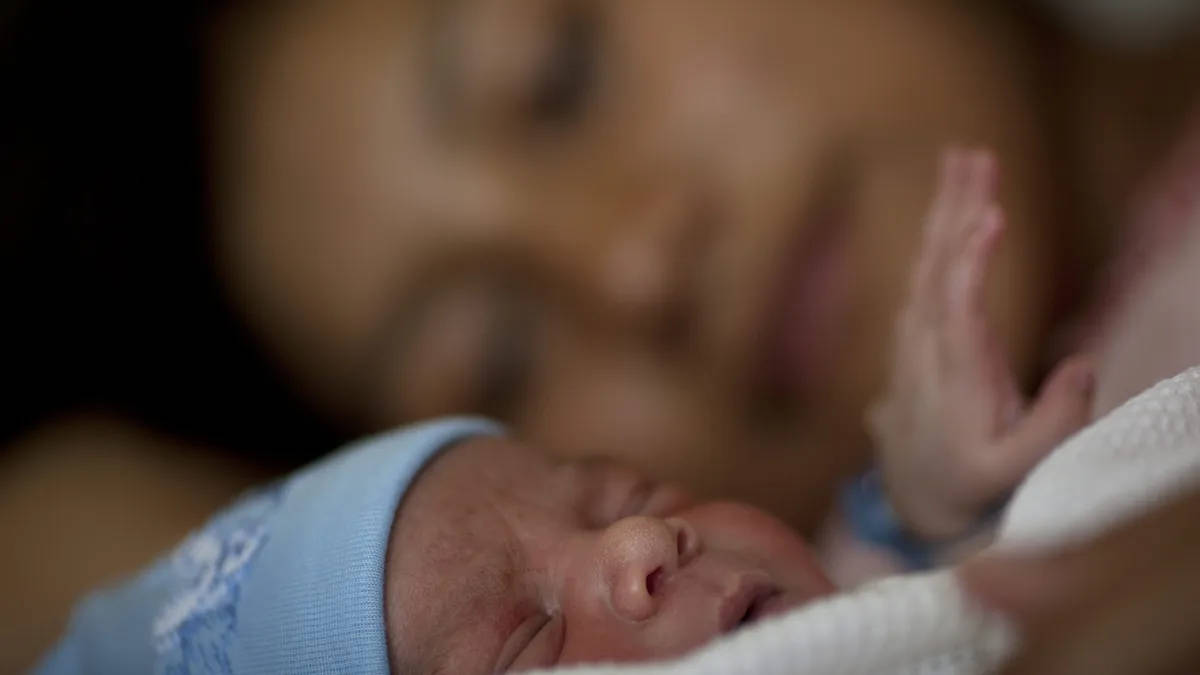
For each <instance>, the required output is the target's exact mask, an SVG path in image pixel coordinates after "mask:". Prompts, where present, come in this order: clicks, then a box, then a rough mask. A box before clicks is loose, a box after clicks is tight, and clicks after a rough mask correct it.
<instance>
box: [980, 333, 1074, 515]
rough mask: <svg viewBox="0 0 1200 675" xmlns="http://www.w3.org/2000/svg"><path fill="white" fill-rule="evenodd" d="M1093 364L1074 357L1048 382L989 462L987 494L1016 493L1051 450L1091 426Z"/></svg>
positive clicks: (986, 472)
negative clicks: (1020, 483)
mask: <svg viewBox="0 0 1200 675" xmlns="http://www.w3.org/2000/svg"><path fill="white" fill-rule="evenodd" d="M1093 382H1094V378H1093V374H1092V364H1091V360H1090V359H1088V358H1087V357H1073V358H1071V359H1068V360H1067V361H1065V362H1064V363H1063V364H1061V365H1060V366H1059V367H1058V368H1057V369H1056V370H1055V371H1054V373H1052V374H1051V375H1050V377H1049V379H1047V381H1046V383H1045V385H1043V386H1042V390H1041V391H1040V392H1039V393H1038V397H1037V399H1036V400H1035V401H1034V402H1033V405H1032V407H1031V408H1030V409H1029V411H1028V412H1027V413H1026V414H1025V416H1024V418H1023V419H1021V421H1020V422H1018V423H1017V424H1016V426H1014V427H1013V428H1012V431H1011V432H1010V433H1009V434H1008V435H1007V436H1006V437H1005V438H1003V439H1001V440H1000V442H999V444H998V445H997V446H996V447H995V449H994V450H993V451H992V453H989V456H988V458H987V464H988V465H987V467H986V471H985V474H986V476H987V483H988V485H987V486H986V488H987V492H989V493H990V494H991V495H993V496H998V495H1000V494H1003V493H1004V492H1006V491H1008V490H1010V489H1012V487H1013V486H1014V485H1016V484H1017V483H1018V482H1020V480H1021V479H1022V478H1023V477H1024V476H1025V475H1026V474H1027V473H1029V471H1031V470H1032V469H1033V467H1034V466H1035V465H1036V464H1037V463H1038V462H1039V461H1041V460H1042V458H1043V457H1045V456H1046V455H1047V454H1049V452H1050V451H1051V450H1053V449H1054V448H1055V447H1057V446H1058V444H1059V443H1061V442H1062V441H1063V440H1065V439H1066V438H1067V437H1068V436H1070V435H1071V434H1073V433H1075V432H1076V431H1078V430H1079V429H1080V428H1082V427H1083V425H1084V424H1086V423H1087V420H1088V414H1089V411H1090V410H1091V400H1092V391H1093Z"/></svg>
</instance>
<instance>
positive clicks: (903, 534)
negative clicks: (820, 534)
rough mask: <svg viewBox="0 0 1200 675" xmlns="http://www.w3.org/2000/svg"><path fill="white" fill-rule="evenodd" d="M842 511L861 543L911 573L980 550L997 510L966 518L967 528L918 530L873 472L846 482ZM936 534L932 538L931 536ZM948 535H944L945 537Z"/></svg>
mask: <svg viewBox="0 0 1200 675" xmlns="http://www.w3.org/2000/svg"><path fill="white" fill-rule="evenodd" d="M839 508H840V510H841V512H842V514H843V517H844V518H845V519H846V521H847V523H848V525H849V528H850V531H851V532H852V533H853V535H854V536H855V537H856V538H857V539H859V540H860V541H862V542H864V543H866V544H868V545H871V546H874V547H877V548H881V549H884V550H886V551H888V552H889V553H891V554H892V555H893V556H895V557H896V558H898V559H899V560H901V561H903V563H904V566H905V567H906V568H907V569H909V570H921V569H928V568H931V567H935V566H937V565H938V564H939V563H942V562H944V561H947V560H949V559H953V558H957V557H959V556H958V555H957V554H956V552H957V551H962V550H964V549H968V550H973V549H977V548H980V542H981V541H983V542H986V540H987V538H988V536H989V535H988V533H990V531H991V529H992V527H991V526H992V524H993V523H994V521H995V514H996V512H997V511H998V509H992V510H989V511H988V512H987V513H985V514H984V515H983V516H982V517H978V518H970V517H967V518H964V519H963V521H964V523H965V524H964V525H963V526H961V527H959V526H957V525H954V526H949V521H947V525H948V527H946V528H944V529H943V528H942V527H939V526H937V525H935V526H934V527H930V528H918V527H914V526H912V525H911V524H910V522H911V521H909V519H908V518H906V517H904V516H902V515H901V512H900V511H898V510H897V508H896V507H895V506H894V505H893V502H892V500H891V499H890V498H889V495H888V492H887V490H886V489H885V487H884V481H883V477H882V475H881V473H880V472H879V471H878V470H877V469H871V470H869V471H867V472H866V473H863V474H861V475H859V476H857V477H855V478H854V479H852V480H850V481H849V482H847V483H846V484H845V485H844V486H843V488H842V490H841V493H840V496H839ZM931 532H932V533H936V534H929V533H931ZM943 532H944V533H945V534H944V535H943V534H942V533H943Z"/></svg>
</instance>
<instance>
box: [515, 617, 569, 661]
mask: <svg viewBox="0 0 1200 675" xmlns="http://www.w3.org/2000/svg"><path fill="white" fill-rule="evenodd" d="M541 616H542V617H543V618H544V620H543V621H541V622H538V623H536V624H535V625H536V626H537V628H536V629H535V630H534V631H533V632H532V633H531V634H530V636H529V639H528V640H526V641H524V644H523V645H522V646H521V649H520V651H518V652H517V655H516V658H514V659H513V661H512V663H511V664H509V665H508V666H507V667H505V668H504V669H503V671H502V672H519V671H523V670H533V669H540V668H549V667H550V666H553V665H554V664H556V663H558V659H559V656H560V655H561V654H562V646H563V636H564V635H565V633H566V629H565V623H564V619H563V616H562V614H559V613H552V614H543V615H541Z"/></svg>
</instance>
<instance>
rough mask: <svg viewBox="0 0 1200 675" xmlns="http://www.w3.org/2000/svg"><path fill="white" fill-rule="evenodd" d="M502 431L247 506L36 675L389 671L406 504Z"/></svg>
mask: <svg viewBox="0 0 1200 675" xmlns="http://www.w3.org/2000/svg"><path fill="white" fill-rule="evenodd" d="M499 433H501V430H500V428H499V427H498V426H497V425H495V424H494V423H492V422H488V421H486V420H480V419H474V418H457V419H447V420H440V421H436V422H430V423H426V424H421V425H417V426H412V427H407V428H404V429H400V430H398V431H394V432H390V433H387V434H383V435H380V436H377V437H374V438H370V439H367V440H365V441H361V442H358V443H355V444H353V445H350V446H348V447H346V448H344V449H342V450H340V451H338V452H337V453H336V454H334V455H331V456H330V457H328V458H326V459H324V460H321V461H319V462H317V463H316V464H313V465H311V466H309V467H307V468H305V469H302V470H300V471H299V472H297V473H295V474H293V475H291V476H289V477H288V478H286V479H284V480H282V481H280V482H278V483H276V484H274V485H271V486H268V487H266V488H263V489H260V490H257V491H255V492H253V493H251V494H249V495H247V496H245V497H243V498H242V499H240V500H239V501H238V502H237V503H235V504H234V505H233V506H231V507H229V508H228V509H226V510H225V511H223V512H221V513H220V514H218V515H217V516H216V517H214V518H213V519H212V520H211V521H209V523H208V524H207V525H205V526H204V528H203V529H202V530H200V531H198V532H196V533H194V534H192V535H191V536H189V537H188V539H187V540H185V541H184V542H183V543H182V544H181V545H180V546H179V547H178V548H177V549H175V550H174V551H173V552H171V553H170V554H168V555H167V556H166V557H165V558H163V559H161V560H159V561H158V562H156V563H155V564H154V565H153V566H152V567H150V568H149V569H148V570H146V571H144V572H142V573H141V574H140V575H139V576H138V577H136V578H134V579H133V580H132V581H130V582H128V583H127V584H125V585H124V586H121V587H118V588H114V589H111V590H106V591H101V592H99V593H96V594H94V595H92V596H91V597H89V598H88V599H87V600H85V601H84V602H83V603H82V604H81V605H80V606H79V607H77V608H76V610H75V613H74V615H73V616H72V619H71V625H70V627H69V628H68V632H67V634H66V636H65V637H64V638H63V639H62V641H61V642H60V643H59V644H58V646H57V647H56V648H55V649H54V651H53V652H51V653H50V654H49V655H48V656H47V657H46V659H45V661H43V663H42V664H41V665H40V666H39V668H38V670H37V672H39V673H47V674H58V673H120V674H123V675H124V674H129V675H134V674H136V673H164V674H175V673H179V674H183V673H205V674H207V673H356V674H358V673H362V674H372V673H378V674H380V675H386V673H388V656H387V641H386V636H385V631H384V613H383V607H384V597H383V581H384V560H385V556H386V554H387V545H388V536H389V533H390V531H391V527H392V521H393V519H394V516H395V513H396V509H397V507H398V506H399V504H400V500H401V498H402V497H403V496H404V493H405V491H406V490H407V489H408V487H409V485H410V484H411V483H412V480H413V479H414V478H415V477H416V475H417V474H418V473H419V472H420V470H421V468H422V467H424V466H425V464H426V463H428V462H429V460H430V458H432V457H434V456H435V455H436V454H437V453H438V451H439V450H442V449H443V448H446V447H448V446H450V445H453V444H454V443H455V442H457V441H460V440H463V439H465V438H468V437H472V436H479V435H497V434H499Z"/></svg>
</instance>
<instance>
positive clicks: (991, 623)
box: [553, 367, 1200, 675]
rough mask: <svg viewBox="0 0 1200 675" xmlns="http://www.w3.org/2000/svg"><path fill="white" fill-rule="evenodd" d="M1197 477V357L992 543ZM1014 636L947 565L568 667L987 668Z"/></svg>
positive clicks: (1061, 454)
mask: <svg viewBox="0 0 1200 675" xmlns="http://www.w3.org/2000/svg"><path fill="white" fill-rule="evenodd" d="M1198 483H1200V367H1198V368H1193V369H1191V370H1189V371H1187V372H1184V373H1183V374H1181V375H1178V376H1176V377H1174V378H1172V379H1170V380H1166V381H1164V382H1160V383H1159V384H1157V385H1155V386H1154V387H1152V388H1151V389H1149V390H1148V391H1146V392H1144V393H1142V394H1141V395H1139V396H1137V397H1135V398H1133V399H1132V400H1130V401H1129V402H1128V403H1126V404H1125V405H1123V406H1122V407H1120V408H1118V409H1117V410H1115V411H1113V412H1112V413H1111V414H1109V415H1107V416H1105V417H1104V418H1102V419H1101V420H1099V421H1097V422H1096V423H1094V424H1092V425H1091V426H1090V427H1088V428H1087V429H1085V430H1083V431H1081V432H1080V433H1078V434H1076V435H1075V436H1074V437H1073V438H1071V439H1069V440H1068V441H1066V442H1065V443H1063V444H1062V445H1061V446H1060V447H1059V448H1058V449H1057V450H1055V451H1054V452H1053V453H1052V454H1051V455H1050V456H1049V457H1048V458H1047V459H1046V460H1045V461H1043V462H1042V463H1041V464H1040V465H1039V466H1038V468H1037V469H1036V470H1035V471H1033V472H1032V473H1031V474H1030V475H1029V476H1028V477H1027V478H1026V480H1025V482H1024V483H1023V484H1022V485H1021V487H1020V488H1019V489H1018V491H1017V492H1016V494H1015V495H1014V498H1013V500H1012V501H1011V502H1010V504H1009V507H1008V509H1007V511H1006V513H1005V516H1004V521H1003V523H1002V526H1001V529H1000V534H999V537H998V539H997V543H996V544H995V546H996V547H997V548H1001V549H1006V550H1014V549H1021V550H1026V549H1046V548H1052V547H1055V546H1061V545H1064V544H1067V543H1070V542H1075V541H1080V540H1083V539H1087V538H1090V537H1091V536H1094V535H1095V534H1096V533H1098V532H1100V531H1102V530H1104V529H1105V528H1107V527H1111V526H1112V525H1113V524H1115V523H1117V522H1119V521H1121V520H1124V519H1127V518H1130V517H1133V516H1136V515H1138V514H1140V513H1143V512H1144V511H1145V510H1147V509H1148V508H1150V507H1152V506H1154V505H1155V504H1158V503H1161V502H1162V501H1163V500H1165V499H1167V498H1168V497H1170V496H1172V495H1175V494H1178V493H1179V492H1181V491H1182V490H1185V489H1187V488H1190V487H1192V486H1195V485H1197V484H1198ZM1015 646H1016V639H1015V634H1014V632H1013V631H1012V630H1011V629H1010V627H1009V626H1008V624H1007V623H1006V622H1005V620H1004V619H1003V617H1000V616H996V615H992V614H990V613H988V612H985V611H983V610H982V609H980V608H978V607H976V606H974V605H973V604H972V603H971V602H970V601H969V600H968V599H967V598H966V597H965V596H964V594H963V593H962V591H961V590H960V589H959V587H958V584H957V582H956V579H955V577H954V576H953V575H952V573H951V572H950V571H948V570H943V571H938V572H932V573H928V574H921V575H911V576H902V577H894V578H890V579H885V580H883V581H880V582H876V583H873V584H870V585H867V586H865V587H863V588H861V589H858V590H855V591H852V592H848V593H843V594H840V595H837V596H834V597H832V598H830V599H827V600H823V601H820V602H816V603H812V604H810V605H807V606H805V607H801V608H798V609H796V610H794V611H792V612H790V613H788V614H786V615H783V616H780V617H777V618H774V619H772V620H769V621H764V622H762V623H761V624H758V625H756V626H752V627H750V628H748V629H746V630H743V631H740V632H738V633H735V634H733V635H730V636H728V637H726V638H723V639H721V640H718V641H716V642H714V643H712V644H710V645H708V646H706V647H704V648H702V649H700V650H698V651H696V652H694V653H692V654H690V655H688V656H686V657H684V658H682V659H679V660H676V661H670V662H663V663H657V664H639V665H626V666H603V665H601V666H587V667H576V668H560V669H556V670H555V671H553V672H557V673H565V672H569V673H574V674H576V675H683V674H685V673H686V674H689V675H691V674H712V675H741V674H745V675H750V674H752V673H753V674H755V675H776V674H778V675H783V674H785V673H786V674H789V675H790V674H798V675H834V674H836V675H884V674H889V675H890V674H910V673H911V674H913V675H917V674H921V675H982V674H984V673H990V672H994V671H996V670H997V669H998V668H999V666H1000V665H1002V664H1003V662H1004V661H1005V659H1006V658H1007V657H1008V656H1009V655H1011V654H1012V652H1013V650H1014V647H1015Z"/></svg>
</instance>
